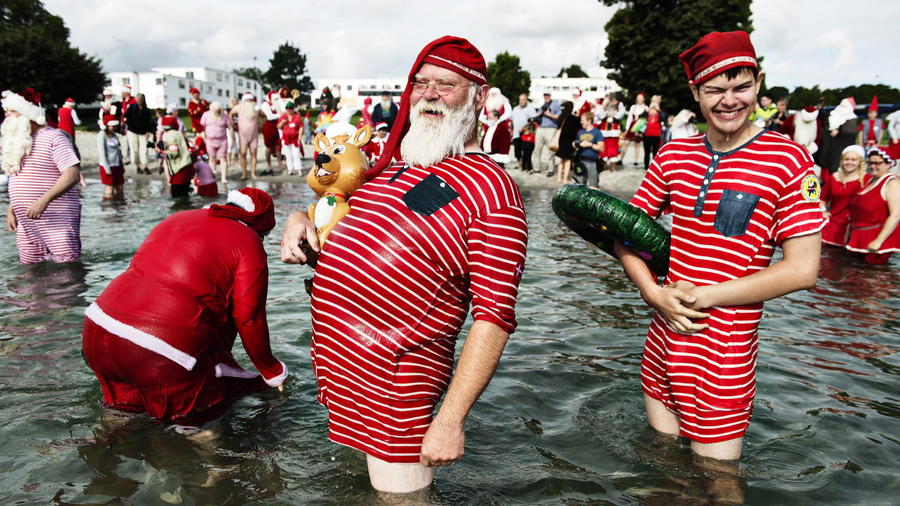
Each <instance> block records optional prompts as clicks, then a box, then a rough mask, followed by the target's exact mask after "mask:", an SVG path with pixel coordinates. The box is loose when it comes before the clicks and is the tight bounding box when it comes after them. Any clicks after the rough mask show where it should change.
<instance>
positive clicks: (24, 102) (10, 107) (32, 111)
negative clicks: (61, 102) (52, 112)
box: [0, 88, 47, 125]
mask: <svg viewBox="0 0 900 506" xmlns="http://www.w3.org/2000/svg"><path fill="white" fill-rule="evenodd" d="M0 97H2V98H0V105H2V107H3V110H4V111H16V112H17V113H19V114H21V115H22V116H24V117H26V118H28V119H29V120H31V121H33V122H35V123H37V124H38V125H46V124H47V115H46V114H45V113H44V108H43V107H41V94H40V93H38V92H36V91H34V89H33V88H25V91H23V92H22V94H21V95H19V94H18V93H15V92H13V91H11V90H5V91H3V93H0Z"/></svg>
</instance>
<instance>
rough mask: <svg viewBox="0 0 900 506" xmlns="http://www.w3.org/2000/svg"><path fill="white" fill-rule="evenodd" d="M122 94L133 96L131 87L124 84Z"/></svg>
mask: <svg viewBox="0 0 900 506" xmlns="http://www.w3.org/2000/svg"><path fill="white" fill-rule="evenodd" d="M122 93H128V94H129V95H131V85H130V84H123V85H122Z"/></svg>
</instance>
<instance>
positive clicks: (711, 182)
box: [616, 32, 825, 462]
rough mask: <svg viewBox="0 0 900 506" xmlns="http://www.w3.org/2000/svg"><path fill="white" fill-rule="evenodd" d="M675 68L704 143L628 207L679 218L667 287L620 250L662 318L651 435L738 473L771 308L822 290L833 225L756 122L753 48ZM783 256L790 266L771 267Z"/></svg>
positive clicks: (688, 55) (650, 391) (782, 147)
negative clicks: (784, 298)
mask: <svg viewBox="0 0 900 506" xmlns="http://www.w3.org/2000/svg"><path fill="white" fill-rule="evenodd" d="M680 58H681V60H682V62H683V64H684V67H685V71H686V73H687V76H688V80H689V83H690V87H691V90H692V92H693V94H694V99H695V100H696V101H697V102H698V103H699V104H700V110H701V112H702V113H703V116H704V117H705V118H706V121H707V122H708V124H709V130H708V131H707V132H706V134H703V135H697V136H694V137H688V138H685V139H678V140H673V141H671V142H669V143H668V144H666V145H665V147H663V149H662V150H660V152H659V154H658V155H657V156H656V158H655V159H654V160H653V162H652V163H651V165H650V168H649V169H648V170H647V173H646V175H645V176H644V180H643V181H642V183H641V186H640V188H639V189H638V191H637V193H636V194H635V196H634V198H633V199H632V200H631V203H632V204H633V205H635V206H637V207H639V208H640V209H642V210H644V211H645V212H647V213H648V214H649V215H650V216H652V217H654V218H656V217H658V216H659V215H660V214H662V213H663V212H664V211H666V210H669V211H671V212H672V213H673V224H672V243H671V261H670V264H669V272H668V275H667V278H666V283H665V285H664V286H662V287H660V286H658V285H657V283H656V281H657V280H656V278H655V277H654V276H653V274H652V273H651V271H650V270H649V269H648V268H647V266H646V264H645V263H644V262H643V261H642V260H641V259H640V257H638V256H637V255H636V254H635V253H634V252H632V251H631V250H629V249H627V248H624V247H622V246H621V245H617V248H616V250H617V252H619V254H620V257H621V259H622V263H623V265H624V267H625V271H626V272H627V274H628V276H629V277H630V278H631V279H632V280H633V281H634V282H635V284H636V285H637V287H638V288H639V289H640V292H641V296H642V297H643V298H644V300H645V301H646V302H647V304H648V305H650V306H651V307H653V308H654V309H655V310H656V314H655V316H654V317H653V322H652V324H651V326H650V330H649V333H648V336H647V342H646V345H645V347H644V357H643V361H642V364H641V383H642V387H643V391H644V401H645V404H646V408H647V416H648V420H649V422H650V425H651V426H652V427H653V428H654V429H656V430H657V431H658V432H660V433H663V434H669V435H673V436H681V437H685V438H688V439H690V440H691V448H692V450H693V451H694V453H695V454H696V455H698V456H700V457H707V458H711V459H714V460H715V461H719V462H721V461H736V460H737V459H738V458H739V457H740V456H741V447H742V441H743V436H744V434H745V432H746V430H747V426H748V424H749V423H750V415H751V412H752V405H753V398H754V395H755V394H756V355H757V328H758V326H759V320H760V318H761V317H762V307H763V301H766V300H769V299H773V298H775V297H779V296H781V295H784V294H787V293H790V292H793V291H796V290H802V289H806V288H810V287H812V286H813V285H814V284H815V281H816V276H817V274H818V266H819V249H820V230H821V229H822V227H823V226H824V224H825V221H824V219H823V217H822V213H821V210H820V209H819V207H818V179H817V178H816V176H815V175H814V174H813V172H812V167H813V161H812V159H811V158H810V157H809V153H808V152H807V151H806V149H805V148H803V147H802V146H800V145H799V144H796V143H795V142H793V141H791V140H789V139H788V138H787V137H784V136H783V135H780V134H777V133H774V132H767V131H764V130H762V129H761V128H759V127H757V126H755V125H753V124H752V123H750V122H749V115H750V113H751V112H752V111H753V109H754V107H755V104H756V96H757V93H758V92H759V89H760V86H761V84H762V80H763V75H762V73H761V72H760V71H759V68H758V63H757V59H756V52H755V50H754V48H753V45H752V44H751V42H750V38H749V36H748V35H747V34H746V33H745V32H729V33H718V32H713V33H710V34H708V35H706V36H704V37H703V38H701V39H700V41H699V42H698V43H697V44H696V45H695V46H694V47H692V48H691V49H689V50H687V51H685V52H684V53H682V54H681V56H680ZM776 246H780V247H781V248H782V250H783V252H784V259H783V260H781V261H780V262H778V263H776V264H774V265H771V266H770V265H769V264H770V262H771V260H772V255H773V253H774V251H775V247H776ZM698 461H700V462H702V461H704V459H698Z"/></svg>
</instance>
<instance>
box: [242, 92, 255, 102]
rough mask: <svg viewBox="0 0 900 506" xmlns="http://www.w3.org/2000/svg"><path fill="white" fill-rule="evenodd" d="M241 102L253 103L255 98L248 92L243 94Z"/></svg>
mask: <svg viewBox="0 0 900 506" xmlns="http://www.w3.org/2000/svg"><path fill="white" fill-rule="evenodd" d="M241 100H247V101H248V102H255V101H256V97H255V96H254V95H253V93H250V92H249V91H248V92H246V93H244V95H243V96H241Z"/></svg>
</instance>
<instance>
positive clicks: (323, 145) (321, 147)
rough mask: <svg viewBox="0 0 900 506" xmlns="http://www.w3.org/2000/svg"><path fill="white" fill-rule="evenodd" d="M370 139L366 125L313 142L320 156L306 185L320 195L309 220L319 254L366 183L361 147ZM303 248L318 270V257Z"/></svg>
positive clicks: (317, 138)
mask: <svg viewBox="0 0 900 506" xmlns="http://www.w3.org/2000/svg"><path fill="white" fill-rule="evenodd" d="M371 137H372V127H370V126H368V125H366V126H364V127H362V128H360V129H359V130H357V131H356V133H355V134H354V135H353V136H352V137H350V136H348V135H338V136H335V137H334V138H333V139H329V138H328V137H326V136H325V134H323V133H320V134H318V135H316V138H315V139H314V140H313V146H314V147H315V148H316V152H317V153H318V155H316V159H315V165H313V168H312V170H310V171H309V175H307V176H306V183H307V184H308V185H309V186H310V188H312V189H313V191H314V192H316V195H318V196H319V200H318V202H316V203H315V204H313V205H311V206H309V219H310V220H312V222H313V223H314V224H315V225H316V229H317V232H316V235H317V236H318V238H319V250H320V251H321V249H322V248H323V247H324V246H325V241H326V240H328V234H330V233H331V231H332V230H334V227H335V226H336V225H337V224H338V222H339V221H340V220H341V218H343V217H344V216H345V215H346V214H347V213H348V212H350V204H348V203H347V199H349V198H350V195H351V194H352V193H353V192H354V191H356V189H357V188H359V187H360V186H362V185H363V183H365V182H366V171H367V170H368V169H369V161H368V158H366V155H365V153H363V152H362V150H361V149H360V148H362V147H363V146H364V145H365V144H366V143H367V142H369V139H370V138H371ZM304 246H305V247H304V248H303V249H304V252H305V253H306V257H307V258H308V259H309V261H308V262H307V263H309V265H310V266H311V267H313V268H315V266H316V263H317V261H318V255H317V254H316V253H315V252H314V251H313V250H312V248H309V247H308V245H304ZM311 287H312V283H311V282H310V281H309V280H307V292H309V291H310V289H311Z"/></svg>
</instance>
